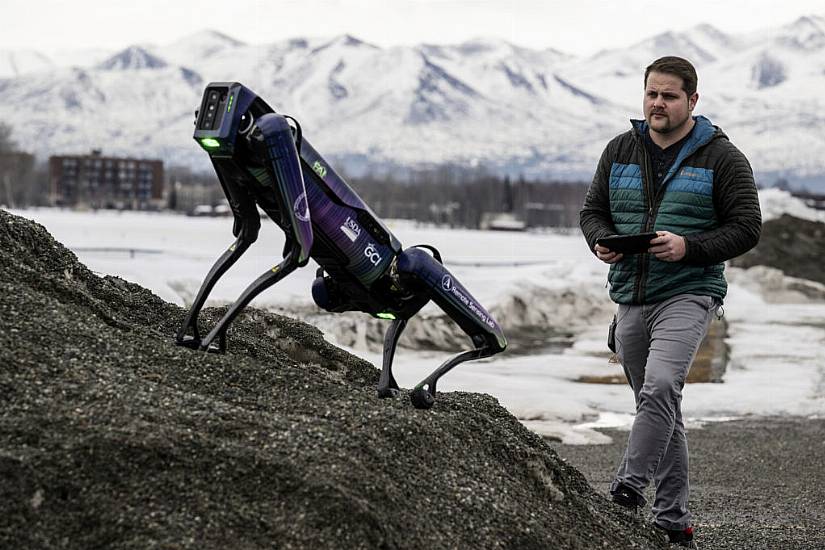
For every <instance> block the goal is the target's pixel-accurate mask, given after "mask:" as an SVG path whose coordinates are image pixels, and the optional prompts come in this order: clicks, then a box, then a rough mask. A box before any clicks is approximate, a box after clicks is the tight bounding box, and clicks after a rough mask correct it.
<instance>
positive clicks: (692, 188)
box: [580, 57, 762, 548]
mask: <svg viewBox="0 0 825 550" xmlns="http://www.w3.org/2000/svg"><path fill="white" fill-rule="evenodd" d="M696 84H697V77H696V71H695V69H694V68H693V66H692V65H691V64H690V62H688V61H687V60H685V59H682V58H679V57H663V58H661V59H657V60H656V61H654V62H653V63H652V64H651V65H650V66H649V67H647V70H646V71H645V78H644V85H645V91H644V101H643V108H644V116H645V120H643V121H642V120H632V121H631V123H632V128H631V130H629V131H627V132H625V133H624V134H621V135H619V136H617V137H616V138H614V139H613V140H612V141H610V143H608V145H607V147H606V148H605V150H604V153H603V154H602V157H601V160H600V161H599V165H598V168H597V170H596V174H595V176H594V178H593V183H592V184H591V186H590V189H589V190H588V193H587V198H586V199H585V204H584V208H583V209H582V211H581V218H580V222H581V228H582V232H583V233H584V235H585V238H586V239H587V243H588V245H589V246H590V249H591V250H593V251H594V252H595V254H596V256H597V257H598V258H599V259H600V260H602V261H603V262H605V263H607V264H610V271H609V275H608V281H609V283H610V297H611V299H612V300H613V301H614V302H616V303H618V304H619V306H618V312H617V314H616V318H615V319H616V321H615V322H616V325H615V332H614V334H615V347H616V354H617V356H618V358H619V360H620V362H621V363H622V366H623V368H624V371H625V375H626V376H627V379H628V382H629V383H630V386H631V388H632V389H633V393H634V395H635V398H636V417H635V420H634V422H633V427H632V429H631V431H630V436H629V438H628V444H627V449H626V451H625V454H624V457H623V458H622V460H621V463H620V466H619V469H618V472H617V473H616V478H615V480H614V482H613V484H612V486H611V490H610V492H611V495H612V498H613V501H614V502H616V503H618V504H621V505H623V506H626V507H628V508H632V509H634V510H635V509H636V508H637V507H639V506H644V504H645V503H646V501H645V498H644V497H643V493H644V491H645V488H646V487H647V486H648V484H649V483H650V481H651V480H653V481H654V482H655V487H656V491H655V499H654V502H653V508H652V511H653V515H654V518H655V519H654V521H655V525H656V526H658V527H660V528H662V529H664V530H666V532H667V534H668V538H669V540H670V542H672V543H677V544H680V545H682V546H686V547H689V548H695V547H696V545H695V542H693V528H692V526H691V516H690V512H688V508H687V506H688V490H689V486H688V448H687V438H686V436H685V427H684V423H683V421H682V413H681V399H682V387H683V386H684V383H685V378H686V376H687V372H688V368H689V367H690V364H691V362H692V361H693V357H694V355H695V354H696V350H697V349H698V347H699V344H700V343H701V341H702V339H703V338H704V336H705V333H706V332H707V328H708V325H709V324H710V321H711V318H712V317H713V315H714V313H715V312H716V310H717V308H718V307H719V305H721V303H722V299H723V298H724V297H725V294H726V292H727V283H726V281H725V277H724V262H725V260H728V259H730V258H733V257H735V256H738V255H740V254H743V253H744V252H746V251H747V250H749V249H751V248H753V247H754V246H755V245H756V243H757V242H758V241H759V234H760V231H761V223H762V222H761V213H760V211H759V200H758V197H757V193H756V186H755V185H754V181H753V172H752V171H751V167H750V165H749V163H748V161H747V159H746V158H745V156H744V155H743V154H742V153H741V152H740V151H739V150H738V149H737V148H736V147H734V146H733V144H731V142H730V141H729V140H728V138H727V136H726V135H725V134H724V133H723V132H722V130H721V129H719V128H718V127H715V126H713V125H712V124H711V122H710V121H709V120H708V119H707V118H705V117H703V116H693V110H694V108H695V107H696V102H697V101H698V99H699V94H698V93H697V92H696ZM649 231H655V232H656V234H657V236H656V237H655V238H654V239H653V240H651V241H650V245H649V246H650V248H649V249H648V250H647V253H642V254H635V255H624V254H621V253H620V252H618V251H615V250H610V249H608V248H606V247H604V246H600V245H598V244H596V241H597V240H599V239H601V238H602V237H606V236H609V235H613V234H635V233H642V232H649Z"/></svg>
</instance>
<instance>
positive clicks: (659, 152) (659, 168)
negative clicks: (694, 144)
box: [644, 125, 696, 191]
mask: <svg viewBox="0 0 825 550" xmlns="http://www.w3.org/2000/svg"><path fill="white" fill-rule="evenodd" d="M693 128H696V126H695V125H694V126H693ZM693 128H691V130H690V132H688V134H687V135H686V136H685V137H683V138H682V139H680V140H679V141H677V142H676V143H674V144H673V145H671V146H669V147H667V148H665V149H662V148H661V147H659V146H658V145H656V144H655V143H654V142H653V140H652V139H651V138H650V129H649V128H648V129H647V131H646V132H645V139H644V141H645V149H647V153H648V154H649V155H650V166H651V168H653V174H651V175H652V176H653V188H654V189H655V190H656V191H658V190H659V187H661V185H662V180H663V179H665V176H666V175H667V172H668V170H670V167H671V166H673V163H674V162H675V161H676V157H677V156H678V155H679V151H681V150H682V145H684V144H685V142H686V141H687V140H688V138H690V136H691V134H693Z"/></svg>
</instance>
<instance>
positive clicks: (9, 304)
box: [0, 211, 665, 549]
mask: <svg viewBox="0 0 825 550" xmlns="http://www.w3.org/2000/svg"><path fill="white" fill-rule="evenodd" d="M223 311H224V309H223V308H220V309H207V310H205V311H204V315H203V321H204V323H206V324H211V323H214V322H215V321H216V320H217V319H218V318H219V316H220V315H221V313H222V312H223ZM184 313H185V312H184V310H183V309H181V308H179V307H177V306H175V305H172V304H168V303H165V302H163V301H162V300H160V299H159V298H158V297H157V296H155V295H153V294H152V293H151V292H149V291H148V290H146V289H144V288H141V287H139V286H137V285H134V284H131V283H129V282H126V281H123V280H121V279H118V278H115V277H103V278H101V277H98V276H96V275H95V274H93V273H92V272H90V271H89V270H88V269H87V268H86V267H85V266H83V265H82V264H80V263H79V262H78V261H77V258H76V257H75V256H74V254H72V253H71V252H70V251H68V250H67V249H66V248H64V247H63V246H62V245H60V244H59V243H57V242H56V241H54V239H53V238H52V237H51V236H50V235H49V234H48V233H47V232H46V230H45V229H44V228H43V227H41V226H39V225H37V224H35V223H32V222H30V221H27V220H24V219H22V218H19V217H15V216H12V215H10V214H8V213H6V212H3V211H0V502H2V510H3V513H2V514H0V547H2V548H103V547H105V548H175V549H178V548H198V549H204V548H205V549H211V548H221V549H223V548H227V547H236V548H426V547H431V548H447V547H449V548H519V549H525V548H558V549H585V548H588V549H589V548H602V547H605V548H633V547H635V548H659V547H661V548H665V546H664V544H662V542H661V538H660V537H661V536H660V535H659V534H658V533H656V532H654V531H653V529H652V528H651V527H649V526H646V525H644V524H643V522H642V521H641V520H638V519H634V518H629V517H627V516H626V515H625V514H624V513H622V511H621V510H617V509H616V508H615V507H614V505H612V504H611V503H609V502H607V500H606V499H605V498H603V497H602V496H600V495H597V494H596V493H595V492H594V491H593V489H592V488H591V487H590V485H589V484H588V483H587V482H586V480H585V478H584V477H583V476H582V475H581V474H580V473H579V472H578V471H577V470H575V469H574V468H573V467H571V466H569V465H567V464H565V462H564V461H563V460H561V459H560V458H559V457H558V455H557V454H556V453H555V452H554V451H553V450H552V449H551V448H550V447H549V446H548V445H547V444H546V442H544V441H543V440H542V439H541V438H540V437H538V436H537V435H535V434H533V433H532V432H530V431H528V430H527V429H526V428H524V427H523V426H522V425H521V424H520V423H519V422H518V421H517V420H516V419H515V418H514V417H513V416H512V415H511V414H509V413H508V412H507V411H506V410H505V409H503V408H502V407H501V406H500V405H499V404H498V402H497V401H496V400H495V399H493V398H492V397H490V396H488V395H479V394H470V393H461V392H456V393H445V394H439V396H438V399H437V401H436V404H435V406H434V407H433V408H432V409H431V410H429V411H419V410H416V409H414V408H413V407H412V406H411V404H410V402H409V395H408V392H404V394H403V395H402V396H401V397H400V398H398V399H390V400H379V399H378V398H377V397H376V395H375V383H376V381H377V378H378V371H377V370H376V369H375V368H374V367H373V366H372V365H370V364H368V363H366V362H365V361H362V360H360V359H358V358H356V357H353V356H352V355H349V354H347V353H346V352H344V351H342V350H340V349H338V348H336V347H334V346H332V345H330V344H328V343H327V342H325V341H324V340H323V338H322V337H321V333H320V332H319V331H318V330H317V329H315V328H313V327H311V326H309V325H306V324H304V323H301V322H298V321H295V320H292V319H289V318H287V317H282V316H278V315H275V314H271V313H264V312H261V311H256V310H248V311H246V312H245V313H244V314H243V315H242V316H241V317H239V318H238V320H237V321H236V322H235V324H234V325H233V327H232V329H231V330H230V331H229V352H228V353H227V354H225V355H214V354H204V353H200V352H195V351H193V350H190V349H187V348H181V347H177V346H175V345H174V344H173V342H172V340H173V335H174V333H175V330H176V329H177V326H178V324H179V323H180V322H181V320H182V318H183V316H184Z"/></svg>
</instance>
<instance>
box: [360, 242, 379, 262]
mask: <svg viewBox="0 0 825 550" xmlns="http://www.w3.org/2000/svg"><path fill="white" fill-rule="evenodd" d="M364 256H366V257H367V259H368V260H369V261H370V263H371V264H372V265H378V264H379V263H381V255H380V254H378V251H377V250H375V244H373V243H370V244H368V245H367V248H365V249H364Z"/></svg>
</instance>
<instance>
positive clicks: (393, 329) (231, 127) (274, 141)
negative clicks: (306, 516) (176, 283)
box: [175, 82, 507, 409]
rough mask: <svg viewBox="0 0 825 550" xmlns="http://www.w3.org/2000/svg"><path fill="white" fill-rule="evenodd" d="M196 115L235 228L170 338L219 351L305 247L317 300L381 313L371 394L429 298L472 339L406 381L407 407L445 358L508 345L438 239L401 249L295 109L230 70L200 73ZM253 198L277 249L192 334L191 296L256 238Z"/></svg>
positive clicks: (421, 402)
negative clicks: (269, 264)
mask: <svg viewBox="0 0 825 550" xmlns="http://www.w3.org/2000/svg"><path fill="white" fill-rule="evenodd" d="M195 117H196V120H195V135H194V138H195V140H196V141H197V142H198V143H199V144H200V145H201V147H202V148H203V149H204V150H205V151H206V152H207V153H208V154H209V157H210V159H211V160H212V165H213V166H214V168H215V172H216V173H217V175H218V180H219V181H220V184H221V187H222V188H223V192H224V194H225V195H226V198H227V200H228V201H229V206H230V208H231V209H232V214H233V216H234V226H233V228H232V233H233V235H234V236H235V238H236V240H235V242H234V244H232V245H231V246H230V247H229V249H228V250H226V251H225V252H224V253H223V255H221V257H220V258H218V260H217V262H215V264H214V266H213V267H212V269H211V270H210V271H209V273H208V274H207V276H206V279H205V280H204V281H203V284H202V285H201V288H200V290H199V291H198V294H197V296H196V298H195V301H194V302H193V303H192V307H191V308H190V309H189V311H188V313H187V315H186V318H185V319H184V321H183V324H182V325H181V327H180V330H179V331H178V333H177V335H176V337H175V340H176V343H177V344H179V345H182V346H187V347H190V348H193V349H200V350H204V351H214V352H221V353H222V352H225V351H226V331H227V329H228V327H229V325H230V323H232V321H233V320H234V319H235V318H236V317H237V316H238V314H240V313H241V311H242V310H243V308H244V307H246V306H247V305H248V304H249V302H251V301H252V299H253V298H255V296H257V295H258V294H260V293H261V292H262V291H263V290H265V289H267V288H269V287H271V286H272V285H274V284H275V283H277V282H278V281H280V280H281V279H283V278H284V277H286V276H287V275H289V274H290V273H292V272H293V271H294V270H295V269H297V268H299V267H303V266H305V265H306V264H307V262H308V261H309V259H310V258H312V259H313V260H315V262H316V263H317V264H318V265H319V266H320V267H319V268H318V271H317V276H316V279H315V281H314V283H313V285H312V297H313V299H314V300H315V303H316V304H317V305H318V306H319V307H321V308H323V309H325V310H327V311H331V312H343V311H363V312H365V313H368V314H370V315H373V316H375V317H378V318H381V319H389V320H391V321H392V322H391V323H390V325H389V328H388V330H387V332H386V335H385V338H384V355H383V365H382V368H381V375H380V378H379V381H378V395H379V397H393V396H395V395H397V394H398V391H399V390H398V384H397V383H396V381H395V378H394V377H393V374H392V361H393V356H394V355H395V348H396V345H397V344H398V339H399V337H400V336H401V333H402V331H403V330H404V328H405V327H406V325H407V321H408V320H409V319H410V318H411V317H412V316H413V315H415V314H416V313H417V312H418V311H419V310H420V309H421V308H422V307H424V305H426V304H427V303H428V302H429V301H430V300H431V299H432V300H434V301H435V303H436V304H437V305H438V306H439V307H441V309H443V310H444V312H445V313H447V315H449V316H450V318H451V319H453V321H455V322H456V323H457V324H458V325H459V326H460V327H461V328H462V329H463V330H464V332H466V333H467V335H468V336H469V337H470V340H471V341H472V344H473V349H471V350H467V351H464V352H461V353H459V354H457V355H455V356H453V357H452V358H450V359H449V360H447V361H446V362H444V363H443V364H442V365H441V366H439V367H438V368H437V369H436V370H435V371H433V372H432V373H431V374H430V375H429V376H428V377H427V378H425V379H424V380H423V381H422V382H421V383H419V384H418V385H417V386H416V387H415V389H414V390H413V392H412V394H411V400H412V403H413V405H414V406H415V407H416V408H419V409H429V408H430V407H432V405H433V403H434V400H435V395H436V383H437V382H438V379H439V378H441V376H443V375H444V374H446V373H447V372H448V371H449V370H451V369H452V368H453V367H455V366H456V365H458V364H459V363H462V362H464V361H469V360H472V359H480V358H483V357H489V356H491V355H494V354H496V353H499V352H501V351H503V350H504V349H505V348H506V347H507V340H506V339H505V337H504V334H503V332H502V331H501V328H500V327H499V325H498V324H497V323H496V321H495V320H494V319H493V318H492V317H491V316H490V314H489V313H488V312H487V311H486V310H485V309H484V308H483V307H482V306H481V305H480V304H479V303H478V302H477V301H476V300H475V299H474V298H473V297H472V296H471V295H470V293H469V292H467V290H466V289H465V288H464V287H463V286H462V285H461V283H459V282H458V281H457V280H456V278H455V277H454V276H453V275H452V274H451V273H450V272H449V271H448V270H447V269H446V268H445V267H444V266H443V265H442V261H441V255H440V254H439V253H438V251H437V250H436V249H435V248H433V247H431V246H427V245H419V246H414V247H411V248H407V249H402V247H401V243H400V242H399V241H398V239H396V238H395V236H394V235H393V234H392V233H391V232H390V230H389V229H387V227H386V226H385V225H384V224H383V223H382V222H381V220H380V219H379V218H378V217H377V216H376V215H375V214H374V213H373V212H372V210H370V208H369V207H368V206H367V205H366V204H364V202H363V201H362V200H361V199H360V198H359V197H358V195H357V194H356V193H355V192H354V191H353V190H352V189H351V188H350V187H349V186H348V185H347V184H346V183H345V182H344V180H343V179H342V178H341V177H339V176H338V174H336V172H335V171H334V170H333V169H332V168H331V167H330V166H329V164H327V162H326V161H325V160H324V159H323V158H322V157H321V155H319V154H318V152H317V151H316V150H315V149H314V148H313V147H312V145H310V144H309V142H308V141H307V140H306V139H304V138H303V136H302V132H301V126H300V125H299V124H298V122H297V121H296V120H295V119H293V118H292V117H289V116H285V115H281V114H278V113H276V112H275V111H274V110H273V109H272V108H271V107H270V106H269V105H267V104H266V103H265V102H264V101H263V100H262V99H261V98H260V97H258V96H257V95H255V93H253V92H252V91H251V90H249V89H248V88H246V87H244V86H243V85H241V84H239V83H237V82H213V83H211V84H209V85H208V86H207V87H206V90H205V92H204V95H203V99H202V102H201V105H200V109H198V111H196V113H195ZM259 208H260V209H261V210H263V212H265V213H266V214H267V216H269V217H270V218H271V219H272V220H273V221H274V222H275V223H276V224H277V225H278V226H279V227H280V228H281V229H282V230H283V231H284V233H285V234H286V243H285V245H284V251H283V261H282V262H281V263H280V264H278V265H276V266H275V267H273V268H272V269H270V270H268V271H267V272H265V273H264V274H263V275H261V276H260V277H258V279H256V280H255V281H254V282H253V283H252V284H251V285H249V286H248V287H247V288H246V290H244V291H243V293H242V294H241V295H240V297H239V298H238V299H237V300H236V301H235V302H234V303H233V304H232V305H231V306H230V307H229V309H228V310H227V312H226V314H224V316H223V317H222V318H221V319H220V321H218V323H217V325H216V326H215V327H214V328H213V329H212V330H211V331H210V332H209V333H208V334H207V335H206V336H205V337H203V338H202V337H201V333H200V331H199V330H198V315H199V314H200V311H201V308H202V307H203V304H204V302H205V301H206V298H207V296H208V295H209V293H210V291H211V290H212V288H213V287H214V285H215V283H216V282H217V280H218V279H219V278H220V277H221V276H222V275H223V274H224V273H225V272H226V271H227V270H228V269H229V268H230V267H231V266H232V264H234V263H235V262H236V261H237V260H238V258H240V257H241V255H242V254H243V253H244V252H245V251H246V249H247V248H249V246H250V245H251V244H252V243H253V242H255V240H256V239H257V237H258V231H259V229H260V226H261V221H260V215H259V213H258V209H259ZM425 250H429V251H430V252H432V255H431V254H429V253H427V252H425ZM190 332H191V334H190Z"/></svg>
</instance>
